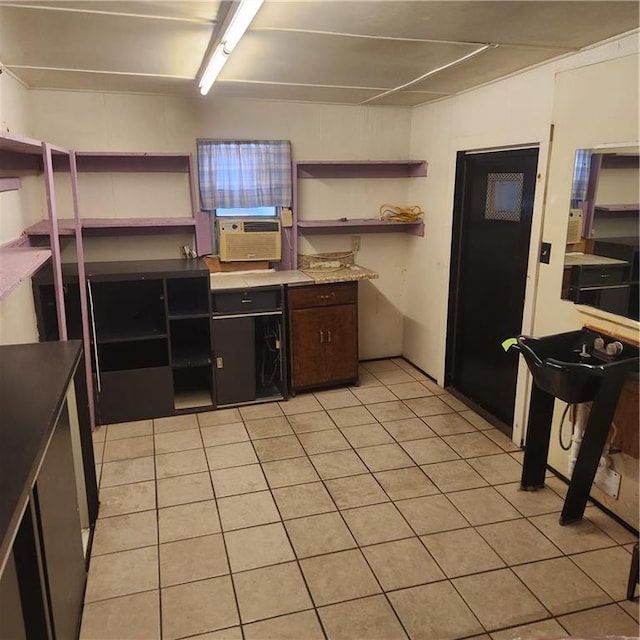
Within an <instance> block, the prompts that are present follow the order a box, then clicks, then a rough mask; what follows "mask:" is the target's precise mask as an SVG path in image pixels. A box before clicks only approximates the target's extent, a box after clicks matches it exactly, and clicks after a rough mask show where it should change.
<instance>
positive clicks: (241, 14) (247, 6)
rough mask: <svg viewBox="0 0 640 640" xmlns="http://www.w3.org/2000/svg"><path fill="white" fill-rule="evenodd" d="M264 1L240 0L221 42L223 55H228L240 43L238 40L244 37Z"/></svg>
mask: <svg viewBox="0 0 640 640" xmlns="http://www.w3.org/2000/svg"><path fill="white" fill-rule="evenodd" d="M263 2H264V0H242V1H241V2H240V6H239V7H238V9H237V10H236V12H235V13H234V14H233V18H232V19H231V22H230V23H229V26H228V27H227V29H226V31H225V32H224V36H223V37H222V42H223V44H224V50H225V53H227V55H228V54H230V53H231V52H232V51H233V50H234V49H235V47H236V45H237V44H238V42H240V38H242V36H243V35H244V32H245V31H246V30H247V28H248V27H249V25H250V24H251V21H252V20H253V19H254V18H255V17H256V13H258V11H259V9H260V7H261V6H262V3H263Z"/></svg>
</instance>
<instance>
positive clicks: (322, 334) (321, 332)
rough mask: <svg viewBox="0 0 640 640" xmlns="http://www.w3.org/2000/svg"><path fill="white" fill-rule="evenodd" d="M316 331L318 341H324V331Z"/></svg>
mask: <svg viewBox="0 0 640 640" xmlns="http://www.w3.org/2000/svg"><path fill="white" fill-rule="evenodd" d="M318 333H319V334H320V342H321V343H322V342H324V331H318Z"/></svg>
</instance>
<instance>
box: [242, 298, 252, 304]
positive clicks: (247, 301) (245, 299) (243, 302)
mask: <svg viewBox="0 0 640 640" xmlns="http://www.w3.org/2000/svg"><path fill="white" fill-rule="evenodd" d="M241 302H242V304H251V303H252V302H253V300H250V299H249V298H242V300H241Z"/></svg>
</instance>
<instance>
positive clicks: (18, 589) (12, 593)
mask: <svg viewBox="0 0 640 640" xmlns="http://www.w3.org/2000/svg"><path fill="white" fill-rule="evenodd" d="M81 355H82V348H81V344H80V343H79V342H78V341H70V342H50V343H46V344H26V345H10V346H2V347H0V359H1V361H2V363H3V366H2V367H0V412H1V414H2V421H1V422H0V486H1V487H2V501H1V502H0V638H11V639H12V640H13V639H14V638H16V639H20V638H30V639H31V638H32V639H34V640H48V639H53V638H56V639H60V638H75V637H77V636H78V631H79V624H80V618H81V612H82V602H83V598H84V587H85V581H86V570H87V561H88V557H89V550H90V543H91V539H92V532H93V528H94V525H95V520H96V517H97V509H98V500H97V485H96V478H95V461H94V458H93V443H92V439H91V432H90V426H89V419H88V410H87V404H86V393H85V392H83V388H82V387H83V385H84V384H85V377H84V372H83V371H82V360H81Z"/></svg>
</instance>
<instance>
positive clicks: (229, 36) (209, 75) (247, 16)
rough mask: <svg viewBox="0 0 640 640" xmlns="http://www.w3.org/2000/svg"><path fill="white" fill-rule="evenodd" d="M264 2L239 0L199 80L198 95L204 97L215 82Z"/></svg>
mask: <svg viewBox="0 0 640 640" xmlns="http://www.w3.org/2000/svg"><path fill="white" fill-rule="evenodd" d="M263 2H264V0H241V2H240V4H239V5H238V8H237V9H236V12H235V13H234V14H233V18H231V22H230V23H229V26H227V28H226V29H225V32H224V35H223V36H222V39H221V40H220V43H219V44H218V45H217V46H216V48H215V49H214V50H213V53H212V54H211V57H210V58H209V61H208V62H207V66H206V68H205V70H204V73H203V74H202V76H201V78H200V83H199V87H200V93H201V94H202V95H203V96H206V95H207V93H209V89H211V85H212V84H213V83H214V82H215V80H216V78H217V77H218V75H219V73H220V71H222V67H224V65H225V63H226V61H227V58H228V57H229V54H230V53H231V52H232V51H233V50H234V49H235V47H236V45H237V44H238V42H240V38H242V36H243V35H244V32H245V31H246V30H247V28H248V27H249V25H250V24H251V21H252V20H253V19H254V18H255V16H256V13H258V10H259V9H260V7H261V6H262V3H263Z"/></svg>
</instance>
